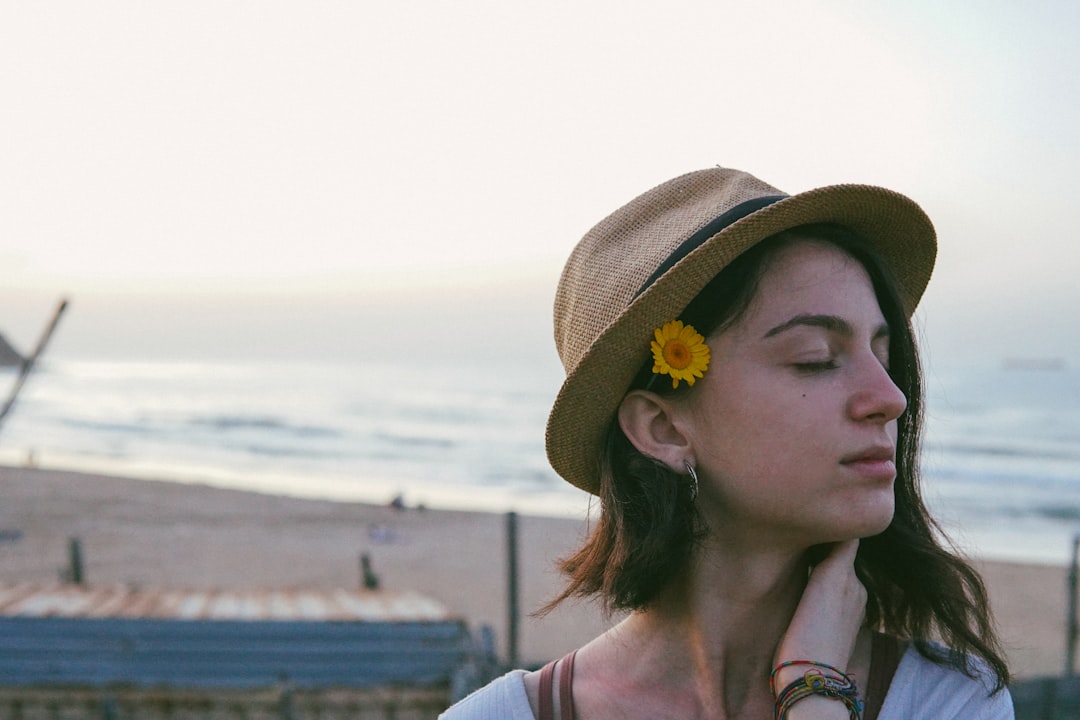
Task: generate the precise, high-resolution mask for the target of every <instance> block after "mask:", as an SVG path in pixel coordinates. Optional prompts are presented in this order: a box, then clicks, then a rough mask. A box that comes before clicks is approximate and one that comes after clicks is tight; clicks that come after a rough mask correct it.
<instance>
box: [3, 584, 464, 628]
mask: <svg viewBox="0 0 1080 720" xmlns="http://www.w3.org/2000/svg"><path fill="white" fill-rule="evenodd" d="M0 617H39V618H45V617H61V618H127V619H136V618H153V619H157V620H233V621H236V620H243V621H264V622H265V621H292V622H296V621H310V622H444V621H447V620H453V619H457V618H452V617H451V616H450V614H449V611H448V610H447V609H446V607H444V606H443V605H442V604H440V603H438V602H437V601H435V600H432V599H430V598H427V597H424V596H423V595H419V594H417V593H413V592H400V593H391V592H385V591H372V590H349V589H337V590H323V589H312V588H295V589H274V590H239V589H237V590H191V589H164V588H153V589H133V588H129V587H125V586H85V585H61V584H58V583H57V584H48V585H46V584H36V583H14V584H12V583H0Z"/></svg>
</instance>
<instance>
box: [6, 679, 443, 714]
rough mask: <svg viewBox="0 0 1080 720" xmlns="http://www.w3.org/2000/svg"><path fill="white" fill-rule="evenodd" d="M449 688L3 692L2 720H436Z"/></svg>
mask: <svg viewBox="0 0 1080 720" xmlns="http://www.w3.org/2000/svg"><path fill="white" fill-rule="evenodd" d="M449 704H450V694H449V689H448V688H446V687H433V688H380V689H377V690H354V689H348V690H319V691H312V690H305V691H300V690H292V689H289V688H277V689H269V690H244V691H223V690H219V691H211V692H195V691H184V690H139V689H125V688H109V689H105V688H100V689H99V688H94V689H78V688H73V689H60V688H0V718H4V720H316V718H317V719H318V720H435V718H436V717H438V715H439V713H440V712H442V711H443V710H445V709H446V707H447V706H448V705H449Z"/></svg>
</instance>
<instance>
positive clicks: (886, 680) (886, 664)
mask: <svg viewBox="0 0 1080 720" xmlns="http://www.w3.org/2000/svg"><path fill="white" fill-rule="evenodd" d="M906 649H907V643H906V642H904V641H903V640H900V639H899V638H894V637H891V636H889V635H886V634H884V633H874V640H873V643H872V644H871V646H870V676H869V677H868V678H867V679H866V696H865V697H866V703H865V707H864V708H863V720H877V716H878V713H880V712H881V706H882V705H884V704H885V696H886V695H888V694H889V685H891V684H892V679H893V675H895V674H896V668H897V667H898V666H899V665H900V659H901V658H902V657H903V656H904V651H905V650H906Z"/></svg>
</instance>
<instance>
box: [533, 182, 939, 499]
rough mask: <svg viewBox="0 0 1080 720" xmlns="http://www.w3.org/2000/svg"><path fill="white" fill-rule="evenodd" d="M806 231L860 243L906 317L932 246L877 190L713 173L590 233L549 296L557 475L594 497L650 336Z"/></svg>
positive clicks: (892, 198)
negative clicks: (800, 185) (799, 189)
mask: <svg viewBox="0 0 1080 720" xmlns="http://www.w3.org/2000/svg"><path fill="white" fill-rule="evenodd" d="M812 223H834V224H837V225H842V226H844V227H846V228H849V229H850V230H852V231H853V232H854V233H856V234H857V235H858V236H859V237H861V238H862V239H863V240H864V241H866V242H868V243H869V244H870V245H871V246H872V247H873V248H874V249H875V250H876V251H877V252H878V254H879V255H880V256H881V257H882V258H883V259H884V261H885V262H886V264H888V265H889V267H890V269H891V270H892V272H893V274H894V276H895V277H896V280H897V283H898V284H899V289H900V296H901V299H902V301H903V303H904V308H905V310H906V311H907V313H908V315H909V316H910V314H911V313H912V312H913V311H914V310H915V306H916V305H917V304H918V302H919V298H920V297H922V294H923V291H924V290H925V289H926V284H927V282H928V281H929V280H930V273H931V272H932V271H933V268H934V257H935V256H936V254H937V240H936V236H935V234H934V228H933V225H932V224H931V223H930V219H929V218H928V217H927V216H926V214H925V213H924V212H923V211H922V209H921V208H920V207H919V206H918V205H916V204H915V203H914V202H913V201H911V200H910V199H908V198H906V197H904V196H903V195H900V194H899V193H895V192H893V191H891V190H886V189H884V188H879V187H873V186H869V185H832V186H829V187H823V188H818V189H816V190H810V191H808V192H804V193H800V194H798V195H792V196H788V195H785V194H784V193H782V192H780V191H779V190H777V189H776V188H773V187H771V186H769V185H767V184H765V183H763V182H762V181H760V180H758V179H757V178H755V177H753V176H752V175H748V174H747V173H744V172H741V171H739V170H730V169H726V168H710V169H708V170H700V171H698V172H692V173H689V174H687V175H683V176H681V177H677V178H675V179H674V180H670V181H668V182H666V183H664V184H662V185H659V186H657V187H655V188H653V189H652V190H650V191H648V192H647V193H645V194H644V195H641V196H640V197H638V198H636V199H635V200H633V201H631V202H630V203H629V204H628V205H625V206H624V207H622V208H620V209H619V210H616V211H615V212H614V213H612V214H611V215H609V216H608V217H607V218H605V219H604V220H602V221H601V222H600V223H599V224H598V225H597V226H596V227H594V228H593V229H592V230H590V231H589V232H588V233H587V234H586V235H585V237H584V238H582V239H581V242H579V243H578V244H577V247H575V248H574V251H573V253H571V255H570V259H569V260H568V261H567V263H566V267H565V268H564V269H563V274H562V278H561V279H560V280H559V289H558V292H557V293H556V296H555V344H556V347H557V348H558V351H559V357H560V358H562V363H563V366H564V367H565V368H566V381H565V382H564V383H563V385H562V388H561V389H560V390H559V394H558V397H556V399H555V404H554V406H553V407H552V409H551V415H550V416H549V417H548V425H547V454H548V459H549V460H550V461H551V465H552V467H553V468H555V471H556V472H558V473H559V474H560V475H561V476H562V477H563V478H565V479H566V480H567V481H568V482H570V483H571V484H573V485H576V486H577V487H579V488H581V489H582V490H586V491H588V492H591V493H596V492H597V491H598V489H599V464H600V457H601V452H602V451H603V445H604V439H605V434H606V432H607V428H608V426H609V424H610V423H611V422H612V420H613V419H614V417H615V413H616V411H617V409H618V407H619V403H620V402H621V401H622V398H623V396H624V395H625V394H626V392H627V390H628V389H629V388H630V384H631V382H633V379H634V376H635V375H636V374H637V373H638V371H639V370H640V368H641V366H642V365H643V364H644V363H645V362H646V360H647V359H648V358H649V357H650V342H651V340H652V338H653V331H654V330H655V329H656V328H658V327H660V326H662V325H663V324H664V323H666V322H668V321H670V320H674V319H676V318H678V316H679V314H680V313H681V312H682V311H683V310H684V309H685V308H686V306H687V305H688V304H689V303H690V301H691V300H693V299H694V297H695V296H696V295H697V294H698V293H699V292H701V290H702V289H703V288H704V287H705V285H707V284H708V283H709V281H710V280H712V279H713V278H714V277H715V276H716V274H717V273H719V272H720V271H721V270H722V269H723V268H724V267H726V266H727V265H728V264H729V263H730V262H731V261H732V260H734V259H735V258H736V257H737V256H738V255H740V254H741V253H743V252H745V251H746V250H747V249H748V248H750V247H751V246H753V245H754V244H755V243H757V242H759V241H761V240H764V239H765V238H768V237H770V236H772V235H775V234H777V233H779V232H781V231H783V230H788V229H790V228H793V227H797V226H799V225H808V224H812Z"/></svg>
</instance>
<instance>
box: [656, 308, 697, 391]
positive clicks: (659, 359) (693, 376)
mask: <svg viewBox="0 0 1080 720" xmlns="http://www.w3.org/2000/svg"><path fill="white" fill-rule="evenodd" d="M653 334H654V335H655V336H656V339H655V340H653V342H652V354H653V363H654V364H653V369H652V371H653V372H654V373H658V374H660V375H670V376H671V387H673V388H677V387H679V381H680V380H685V381H686V384H687V385H690V386H691V387H692V386H693V385H694V381H695V380H697V378H699V377H704V373H705V371H706V370H708V369H709V359H710V357H711V356H710V354H709V346H708V345H706V344H705V338H703V337H702V336H701V334H700V333H699V332H698V331H697V330H695V329H694V326H693V325H683V322H682V320H672V321H671V322H669V323H665V324H664V326H663V327H660V328H657V329H656V331H655V332H654V333H653Z"/></svg>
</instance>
